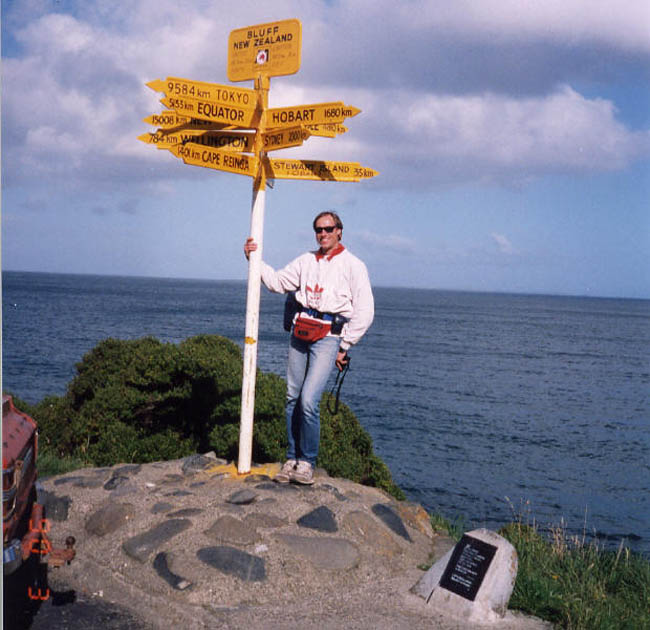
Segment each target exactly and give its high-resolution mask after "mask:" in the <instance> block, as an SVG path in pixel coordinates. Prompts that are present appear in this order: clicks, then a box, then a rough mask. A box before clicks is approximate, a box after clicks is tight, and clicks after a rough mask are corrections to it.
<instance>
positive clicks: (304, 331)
mask: <svg viewBox="0 0 650 630" xmlns="http://www.w3.org/2000/svg"><path fill="white" fill-rule="evenodd" d="M330 327H331V326H330V324H329V322H324V321H321V320H317V319H307V318H306V317H302V316H300V315H298V319H296V321H295V323H294V325H293V336H294V337H295V338H296V339H300V340H301V341H308V342H309V343H313V342H314V341H318V340H319V339H322V338H323V337H325V336H327V333H328V332H329V331H330Z"/></svg>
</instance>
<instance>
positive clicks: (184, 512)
mask: <svg viewBox="0 0 650 630" xmlns="http://www.w3.org/2000/svg"><path fill="white" fill-rule="evenodd" d="M202 512H203V510H202V509H201V508H183V509H181V510H176V511H175V512H170V513H169V514H167V518H185V517H186V516H198V515H199V514H201V513H202Z"/></svg>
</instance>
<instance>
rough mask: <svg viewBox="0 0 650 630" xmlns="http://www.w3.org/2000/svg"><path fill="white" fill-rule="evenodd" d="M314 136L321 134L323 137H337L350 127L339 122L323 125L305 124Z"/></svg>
mask: <svg viewBox="0 0 650 630" xmlns="http://www.w3.org/2000/svg"><path fill="white" fill-rule="evenodd" d="M303 126H304V128H305V129H306V130H307V131H309V133H310V134H311V135H312V136H321V137H323V138H336V136H338V135H339V134H341V133H345V132H346V131H347V130H348V128H347V127H344V126H343V125H339V124H337V123H324V124H322V125H303Z"/></svg>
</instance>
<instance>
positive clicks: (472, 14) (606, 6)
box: [395, 0, 650, 51]
mask: <svg viewBox="0 0 650 630" xmlns="http://www.w3.org/2000/svg"><path fill="white" fill-rule="evenodd" d="M418 4H420V5H421V6H419V7H418V9H415V7H414V5H413V3H395V7H396V8H397V9H398V10H399V11H400V13H401V14H402V20H403V21H404V22H411V23H412V24H413V25H414V26H415V27H417V28H421V29H434V30H441V31H442V30H448V29H452V30H453V31H455V32H457V33H466V34H469V35H471V36H472V37H477V36H478V37H482V38H491V37H498V38H500V39H506V38H512V39H530V38H535V39H542V40H562V41H570V42H571V43H573V44H577V43H583V42H590V43H593V42H603V43H606V44H609V45H613V46H621V47H624V48H626V49H629V50H633V49H639V50H644V51H648V50H650V38H649V37H648V28H649V27H650V5H648V3H647V1H646V0H617V1H616V2H612V1H611V0H544V1H543V2H540V1H539V0H490V2H480V1H477V0H449V1H448V2H445V1H444V0H443V2H436V3H432V2H424V1H423V2H422V3H418Z"/></svg>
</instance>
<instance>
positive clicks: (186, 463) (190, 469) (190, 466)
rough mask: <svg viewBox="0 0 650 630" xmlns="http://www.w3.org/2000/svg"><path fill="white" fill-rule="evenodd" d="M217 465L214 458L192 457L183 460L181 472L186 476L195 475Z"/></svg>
mask: <svg viewBox="0 0 650 630" xmlns="http://www.w3.org/2000/svg"><path fill="white" fill-rule="evenodd" d="M215 463H216V461H215V458H214V457H208V456H207V455H190V456H189V457H186V458H185V459H184V460H183V465H182V466H181V470H182V471H183V474H184V475H193V474H195V473H197V472H200V471H201V470H205V469H206V468H209V467H210V466H214V465H215Z"/></svg>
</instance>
